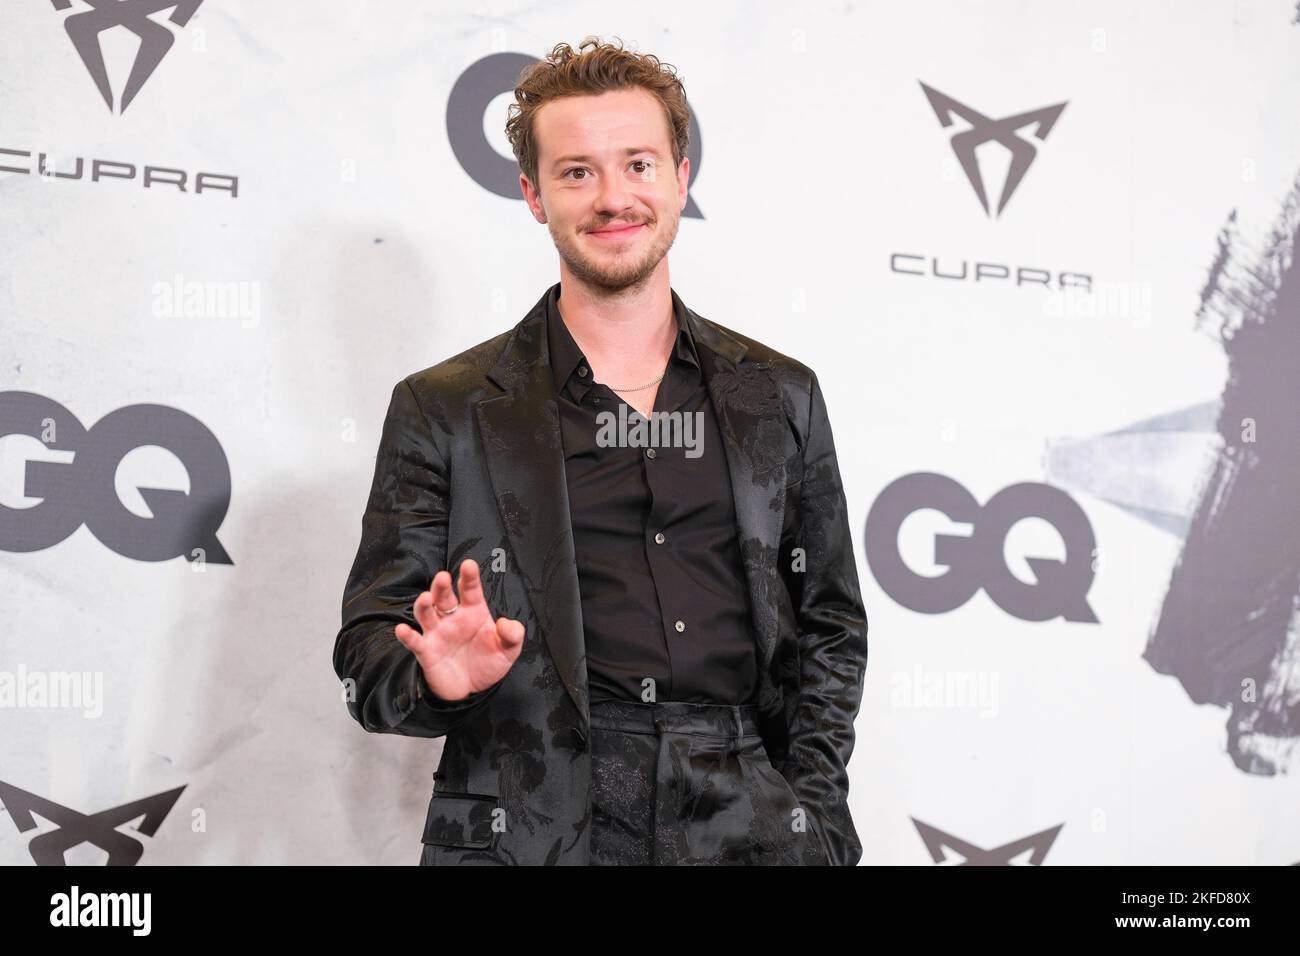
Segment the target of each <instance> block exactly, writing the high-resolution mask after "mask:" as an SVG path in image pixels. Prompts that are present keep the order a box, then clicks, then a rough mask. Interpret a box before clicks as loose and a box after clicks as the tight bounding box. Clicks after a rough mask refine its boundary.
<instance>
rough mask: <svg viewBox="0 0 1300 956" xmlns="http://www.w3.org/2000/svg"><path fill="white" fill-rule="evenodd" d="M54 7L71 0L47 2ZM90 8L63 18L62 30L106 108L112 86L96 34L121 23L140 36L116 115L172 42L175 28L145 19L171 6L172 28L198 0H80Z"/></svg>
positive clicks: (66, 5) (185, 20)
mask: <svg viewBox="0 0 1300 956" xmlns="http://www.w3.org/2000/svg"><path fill="white" fill-rule="evenodd" d="M50 2H51V3H53V4H54V9H55V10H67V9H69V8H70V7H71V6H72V0H50ZM80 2H81V3H84V4H85V5H86V6H88V7H90V9H89V10H79V11H77V12H76V13H72V14H70V15H69V16H68V17H67V18H65V19H64V21H63V29H65V30H67V31H68V36H69V37H70V38H71V40H72V45H73V46H74V47H75V48H76V50H77V54H78V55H79V56H80V57H81V62H82V63H84V64H86V69H87V70H89V71H90V78H91V79H93V80H94V81H95V87H96V88H97V89H98V90H99V95H100V96H102V97H103V98H104V102H105V103H107V104H108V108H109V110H110V111H111V110H112V109H113V89H112V86H111V85H110V83H109V81H108V68H107V67H106V66H105V65H104V51H103V49H102V48H101V46H100V43H99V37H100V34H102V33H104V32H105V31H107V30H112V29H113V28H114V27H125V28H126V29H127V30H130V31H131V32H132V33H134V34H135V35H136V36H137V37H139V38H140V48H139V49H138V50H137V51H136V54H135V61H134V62H133V63H132V64H131V73H130V75H129V76H128V77H127V80H126V89H124V90H123V91H122V97H121V101H120V105H119V106H118V109H117V112H118V114H119V115H120V114H122V113H125V112H126V108H127V107H128V106H130V105H131V101H132V100H133V99H135V95H136V94H137V93H139V92H140V89H141V87H143V86H144V84H145V81H146V80H148V79H149V77H150V76H152V75H153V71H154V70H155V69H156V68H157V66H158V64H159V63H161V62H162V60H163V57H165V56H166V55H167V51H168V50H170V49H171V48H172V44H173V43H175V42H176V33H177V31H174V30H172V29H171V28H169V27H167V26H164V25H163V24H161V23H156V22H155V21H153V20H151V19H150V17H151V16H152V15H153V14H155V13H161V12H162V11H163V10H168V9H170V10H171V14H170V15H169V16H168V18H167V19H168V20H170V21H171V22H172V23H174V24H175V25H176V26H177V28H181V27H184V26H185V24H187V23H189V22H190V17H192V16H194V13H195V11H196V10H198V8H199V4H201V3H202V2H203V0H80Z"/></svg>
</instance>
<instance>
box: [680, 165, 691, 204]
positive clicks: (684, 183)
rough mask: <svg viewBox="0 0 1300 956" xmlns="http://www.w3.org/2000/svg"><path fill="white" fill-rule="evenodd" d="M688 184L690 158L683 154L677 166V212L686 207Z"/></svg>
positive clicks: (689, 178) (689, 180) (689, 182)
mask: <svg viewBox="0 0 1300 956" xmlns="http://www.w3.org/2000/svg"><path fill="white" fill-rule="evenodd" d="M690 185H691V158H690V157H689V156H683V157H682V164H681V165H680V166H678V167H677V198H678V199H679V200H680V204H679V205H678V207H677V211H678V212H681V211H682V210H683V209H685V208H686V202H687V198H688V194H689V192H690Z"/></svg>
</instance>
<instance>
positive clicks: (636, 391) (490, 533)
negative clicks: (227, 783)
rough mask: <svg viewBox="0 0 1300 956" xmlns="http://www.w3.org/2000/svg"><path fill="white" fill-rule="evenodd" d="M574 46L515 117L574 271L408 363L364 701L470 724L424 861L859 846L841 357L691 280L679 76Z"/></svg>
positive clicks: (388, 451)
mask: <svg viewBox="0 0 1300 956" xmlns="http://www.w3.org/2000/svg"><path fill="white" fill-rule="evenodd" d="M579 49H580V51H581V52H575V51H574V50H572V49H571V48H570V47H569V46H568V45H567V44H560V45H559V46H557V47H556V48H555V50H554V51H552V53H551V54H550V55H549V56H548V58H547V59H546V60H544V61H541V62H539V63H537V64H535V65H533V66H532V67H530V68H529V69H528V70H526V71H525V72H524V74H523V75H522V76H521V78H520V81H519V85H518V87H517V89H516V91H515V96H516V104H515V105H514V106H512V107H511V114H512V115H511V117H510V120H509V122H508V124H507V132H508V134H509V136H510V139H511V143H512V145H513V147H514V150H515V155H516V157H517V158H518V160H519V164H520V171H521V172H520V187H521V189H522V191H523V195H524V198H525V199H526V200H527V203H528V207H529V209H530V210H531V211H532V213H533V216H534V217H535V218H536V219H537V221H538V222H540V223H545V224H546V225H547V227H548V228H549V230H550V233H551V236H552V239H553V240H554V242H555V246H556V249H557V250H558V251H559V254H560V281H559V282H558V283H557V284H556V285H554V286H552V287H551V288H550V289H549V290H547V292H546V293H545V294H544V295H543V296H542V298H541V299H540V300H539V301H538V302H537V304H536V305H534V306H533V308H532V309H531V310H530V311H529V312H528V314H527V315H526V316H525V317H524V318H523V320H522V321H521V322H520V323H519V324H518V325H516V326H515V327H514V328H513V329H511V330H509V331H508V332H505V333H502V334H501V335H498V336H496V337H495V338H492V339H489V340H488V341H486V342H483V343H481V344H480V345H477V346H475V347H474V348H471V349H469V350H467V351H465V352H463V353H461V354H459V355H456V356H454V357H452V358H449V359H447V360H446V361H444V362H441V363H439V364H437V365H435V366H433V367H432V368H428V369H425V370H424V371H422V372H417V373H415V374H413V375H410V376H408V377H407V378H405V379H404V380H402V381H401V382H399V383H398V384H397V386H396V387H395V388H394V390H393V394H392V399H391V403H390V407H389V410H388V415H387V419H386V421H385V423H384V429H383V434H382V437H381V440H380V445H379V452H378V456H377V459H376V462H375V474H374V483H373V485H372V488H371V492H370V498H369V502H368V504H367V507H366V511H365V515H364V517H363V519H362V536H361V544H360V547H359V549H358V552H357V556H356V561H355V563H354V565H353V568H352V571H351V574H350V576H349V578H348V581H347V585H346V588H345V592H344V600H343V626H342V629H341V630H340V632H339V634H338V638H337V640H336V642H335V648H334V667H335V671H336V672H337V673H338V675H339V677H340V678H341V679H344V680H345V681H348V682H349V683H348V684H347V685H346V686H347V687H348V688H349V689H350V691H351V693H350V694H349V696H348V708H349V710H350V712H351V714H352V715H353V717H355V718H356V719H357V720H358V721H359V722H360V723H361V725H362V726H363V727H364V728H365V729H366V730H367V731H370V732H372V733H398V734H407V735H410V736H419V737H442V736H445V737H446V741H445V743H444V748H443V754H442V760H441V762H440V764H439V766H438V769H437V771H436V772H435V773H434V788H433V796H432V799H431V800H430V804H429V810H428V815H427V817H426V821H425V828H424V834H423V844H424V847H423V851H422V856H421V863H422V864H425V865H452V864H468V863H494V864H499V863H507V864H508V863H515V864H598V865H607V864H656V865H663V864H679V863H680V864H691V863H695V864H699V863H713V864H735V863H746V864H747V863H765V864H766V863H804V864H827V863H828V864H854V863H856V862H857V861H858V859H859V858H860V856H861V852H862V849H861V844H860V842H859V840H858V836H857V833H856V831H855V829H854V825H853V820H852V818H851V816H850V814H849V809H848V802H847V797H848V786H849V784H848V775H847V772H846V764H847V762H848V760H849V756H850V754H851V752H852V750H853V744H854V726H853V722H854V717H855V716H856V715H857V712H858V709H859V704H860V700H861V695H862V682H863V673H864V670H865V667H866V659H867V621H866V616H865V613H864V610H863V607H862V599H861V596H860V594H859V587H858V578H857V569H856V564H855V560H854V556H853V547H852V541H851V538H850V533H849V527H848V520H847V507H846V504H845V501H844V494H843V491H842V487H841V482H840V475H839V468H838V464H837V461H836V456H835V446H834V441H833V439H832V435H831V428H830V422H829V419H828V416H827V411H826V406H825V403H824V401H823V398H822V394H821V389H820V386H819V384H818V381H817V377H816V375H815V374H814V373H813V372H812V370H811V369H809V368H808V367H807V366H805V365H803V364H801V363H799V362H798V361H796V360H794V359H792V358H789V357H787V356H785V355H782V354H781V353H779V352H777V351H775V350H773V349H771V348H768V347H767V346H765V345H763V344H762V343H760V342H757V341H755V340H753V339H750V338H747V337H746V336H744V335H742V334H740V333H738V332H734V331H732V330H730V329H728V328H726V327H724V326H721V325H719V324H717V323H714V322H711V321H709V320H708V319H705V318H703V317H702V316H700V315H698V314H697V313H695V312H694V311H692V310H690V309H688V308H687V307H686V306H685V305H684V303H683V302H682V300H681V299H680V297H679V296H678V295H677V293H676V292H675V291H673V290H672V288H671V287H670V285H669V278H668V260H667V258H666V254H667V252H668V249H669V247H670V246H671V245H672V242H673V239H674V238H675V236H676V233H677V227H678V222H679V219H680V215H681V211H682V209H683V207H684V206H685V204H686V197H687V180H688V172H689V160H688V159H687V157H686V153H687V146H688V130H689V112H688V110H687V106H686V99H685V93H684V91H683V89H682V86H681V83H680V81H679V80H678V78H677V77H676V75H675V73H674V72H673V71H672V68H671V67H669V66H667V65H666V64H660V63H659V61H658V60H656V59H655V58H654V57H653V56H649V55H638V54H634V53H631V52H628V51H625V50H623V49H622V48H621V44H620V45H619V46H614V45H611V44H602V43H599V42H597V41H595V40H593V39H590V38H589V39H588V40H586V41H584V42H583V43H582V44H581V45H580V48H579ZM656 420H659V421H661V422H662V421H670V422H672V423H675V424H676V425H677V426H678V427H677V428H676V430H674V429H671V428H669V429H660V430H657V431H656V430H654V429H649V428H648V427H647V426H649V425H651V424H652V423H653V422H655V421H656ZM647 434H657V435H658V436H659V438H660V439H662V438H663V436H664V434H669V435H670V437H671V438H672V439H673V440H672V441H662V440H661V441H659V442H657V443H654V442H652V443H647V442H645V441H644V438H645V437H646V435H647ZM449 569H456V570H457V572H458V582H457V585H458V586H457V588H456V589H455V590H453V587H452V574H451V571H450V570H449ZM426 586H427V587H428V590H425V588H426Z"/></svg>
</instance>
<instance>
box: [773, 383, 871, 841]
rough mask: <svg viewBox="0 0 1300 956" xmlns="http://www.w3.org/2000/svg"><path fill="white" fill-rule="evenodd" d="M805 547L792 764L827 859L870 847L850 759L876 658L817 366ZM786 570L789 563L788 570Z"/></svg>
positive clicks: (801, 504)
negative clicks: (852, 786) (861, 830)
mask: <svg viewBox="0 0 1300 956" xmlns="http://www.w3.org/2000/svg"><path fill="white" fill-rule="evenodd" d="M809 387H810V395H809V415H808V426H807V431H806V433H805V434H806V438H805V442H804V449H803V480H802V483H801V486H800V492H799V500H798V528H797V530H796V534H795V542H794V544H795V547H798V548H802V549H803V551H802V554H803V555H804V558H805V565H804V568H803V570H802V571H801V572H791V573H786V574H785V577H786V579H787V581H788V582H789V587H790V590H791V599H792V603H793V606H794V608H795V616H796V620H797V628H798V640H799V677H800V692H799V699H798V702H797V704H796V705H795V709H794V712H793V717H792V719H791V725H790V728H789V731H790V736H789V751H788V756H787V759H786V760H785V761H784V763H783V767H782V772H783V773H784V774H785V776H786V779H787V780H788V781H789V783H790V785H791V789H793V790H794V792H795V795H796V796H797V797H798V799H799V802H800V804H801V805H802V806H803V807H804V808H805V809H806V810H807V811H808V816H809V817H810V821H809V829H810V830H811V831H813V832H814V833H815V834H817V836H818V837H819V840H820V843H821V848H822V850H823V852H824V856H825V862H826V863H828V864H830V865H842V866H849V865H855V864H856V863H857V862H858V860H859V859H861V856H862V844H861V843H860V842H859V840H858V837H857V832H856V830H855V828H854V825H853V819H852V817H851V816H850V814H849V806H848V793H849V777H848V771H847V765H848V762H849V756H850V755H851V754H852V752H853V745H854V727H853V723H854V719H855V718H856V717H857V714H858V709H859V707H860V705H861V701H862V687H863V679H864V677H865V671H866V666H867V616H866V611H865V609H864V608H863V605H862V595H861V591H860V589H859V585H858V571H857V561H856V558H855V556H854V551H853V539H852V535H851V534H850V532H849V521H848V506H847V503H846V502H845V499H844V488H843V485H842V484H841V481H840V471H839V464H838V461H837V460H836V456H835V441H834V438H833V436H832V434H831V425H830V418H829V417H828V415H827V411H826V402H825V399H824V398H823V397H822V392H821V386H820V385H819V383H818V381H817V376H816V373H813V375H812V379H811V383H810V386H809ZM783 570H784V569H783Z"/></svg>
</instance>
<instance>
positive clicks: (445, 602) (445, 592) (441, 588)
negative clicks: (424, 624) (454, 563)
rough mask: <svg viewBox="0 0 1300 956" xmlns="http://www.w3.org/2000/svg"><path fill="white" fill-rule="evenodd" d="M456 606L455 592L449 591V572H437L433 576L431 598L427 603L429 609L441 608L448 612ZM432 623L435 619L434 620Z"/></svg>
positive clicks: (435, 621)
mask: <svg viewBox="0 0 1300 956" xmlns="http://www.w3.org/2000/svg"><path fill="white" fill-rule="evenodd" d="M455 606H456V592H455V591H453V590H452V589H451V572H450V571H439V572H438V573H437V574H435V575H434V576H433V591H432V598H431V600H430V601H429V607H430V608H434V607H437V608H441V609H442V610H444V611H450V610H451V609H452V608H454V607H455ZM430 613H432V611H430ZM434 623H435V624H436V623H437V619H436V618H434Z"/></svg>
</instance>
